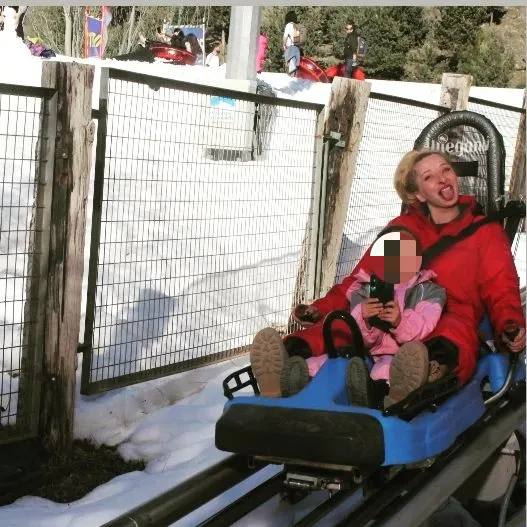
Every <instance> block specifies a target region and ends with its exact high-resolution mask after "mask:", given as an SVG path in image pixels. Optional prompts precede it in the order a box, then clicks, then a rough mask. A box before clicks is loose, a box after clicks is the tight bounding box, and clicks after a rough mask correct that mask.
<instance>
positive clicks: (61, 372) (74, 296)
mask: <svg viewBox="0 0 527 527" xmlns="http://www.w3.org/2000/svg"><path fill="white" fill-rule="evenodd" d="M93 72H94V70H93V67H91V66H86V65H82V64H77V63H61V62H54V63H45V64H44V65H43V76H42V81H43V86H46V87H48V86H53V87H55V88H56V89H57V130H56V141H55V160H54V170H53V198H52V212H51V219H50V244H49V267H48V292H47V301H46V316H45V339H44V363H43V368H42V373H43V387H42V397H41V405H42V406H41V417H40V433H41V437H42V440H43V443H44V445H45V446H46V448H47V449H48V450H56V449H60V451H63V452H64V451H66V452H67V451H69V449H70V448H71V444H72V440H73V416H74V408H75V370H76V362H77V361H76V359H77V345H78V341H79V326H80V313H81V288H82V276H83V267H84V236H85V220H86V202H87V197H88V183H89V176H90V167H91V157H92V146H93V140H94V123H93V122H92V121H91V108H92V85H93Z"/></svg>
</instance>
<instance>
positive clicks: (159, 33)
mask: <svg viewBox="0 0 527 527" xmlns="http://www.w3.org/2000/svg"><path fill="white" fill-rule="evenodd" d="M155 40H156V42H165V32H164V31H163V26H157V27H156V32H155Z"/></svg>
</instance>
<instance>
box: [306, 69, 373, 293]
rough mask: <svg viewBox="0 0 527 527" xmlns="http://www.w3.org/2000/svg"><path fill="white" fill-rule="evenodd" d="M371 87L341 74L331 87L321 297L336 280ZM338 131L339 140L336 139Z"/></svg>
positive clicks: (321, 260)
mask: <svg viewBox="0 0 527 527" xmlns="http://www.w3.org/2000/svg"><path fill="white" fill-rule="evenodd" d="M370 89H371V85H370V84H369V83H368V82H364V81H356V80H351V79H344V78H341V77H336V78H335V79H334V80H333V83H332V86H331V95H330V100H329V104H328V108H327V112H326V115H327V118H326V123H325V130H324V132H325V137H326V138H329V140H330V141H331V137H330V136H331V135H332V133H333V137H334V139H335V140H334V141H333V146H332V148H331V149H330V151H329V155H328V156H327V181H326V185H325V190H326V192H325V199H324V207H325V210H324V216H323V218H324V222H323V227H322V228H323V232H322V236H319V239H320V240H321V245H320V250H319V255H320V265H319V268H320V273H319V275H320V283H319V285H318V287H317V288H316V290H317V292H318V295H317V296H319V297H320V296H323V295H325V294H326V293H327V292H328V291H329V289H331V287H333V285H334V282H335V275H336V269H337V263H338V258H339V254H340V248H341V245H342V236H343V231H344V224H345V222H346V216H347V213H348V206H349V198H350V194H351V183H352V181H353V178H354V176H355V164H356V161H357V155H358V153H359V146H360V142H361V139H362V132H363V130H364V121H365V118H366V109H367V106H368V98H369V95H370ZM339 134H340V140H339V141H338V142H336V140H337V139H339ZM327 146H328V145H326V147H327Z"/></svg>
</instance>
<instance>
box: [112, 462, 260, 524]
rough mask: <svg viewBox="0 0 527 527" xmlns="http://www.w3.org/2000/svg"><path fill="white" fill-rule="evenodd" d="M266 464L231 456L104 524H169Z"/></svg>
mask: <svg viewBox="0 0 527 527" xmlns="http://www.w3.org/2000/svg"><path fill="white" fill-rule="evenodd" d="M264 466H266V464H258V465H255V466H254V467H253V468H250V467H249V465H248V462H247V457H246V456H241V455H234V456H229V457H228V458H226V459H224V460H223V461H221V462H220V463H217V464H216V465H213V466H212V467H210V468H208V469H207V470H204V471H203V472H200V473H199V474H197V475H195V476H194V477H192V478H190V479H188V480H186V481H184V482H183V483H180V484H179V485H178V486H177V487H173V488H171V489H170V490H168V491H167V492H165V493H163V494H160V495H159V496H156V497H155V498H154V499H152V500H151V501H148V502H146V503H144V504H142V505H139V506H138V507H136V508H135V509H132V510H131V511H128V512H126V513H124V514H123V515H121V516H119V517H118V518H115V519H114V520H111V521H109V522H107V523H105V524H104V525H103V526H102V527H147V526H148V527H154V526H159V527H161V526H166V525H170V524H171V523H174V522H176V521H177V520H180V519H181V518H183V517H184V516H186V515H187V514H189V513H191V512H192V511H194V510H196V509H198V508H199V507H201V506H202V505H204V504H205V503H207V502H208V501H210V500H212V499H213V498H216V497H217V496H219V495H220V494H222V493H223V492H225V491H227V490H229V489H230V488H232V487H234V486H235V485H237V484H238V483H240V482H241V481H243V480H244V479H247V478H248V477H249V476H251V475H252V474H254V473H255V472H257V471H258V470H261V469H262V468H263V467H264Z"/></svg>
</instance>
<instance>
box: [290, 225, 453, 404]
mask: <svg viewBox="0 0 527 527" xmlns="http://www.w3.org/2000/svg"><path fill="white" fill-rule="evenodd" d="M421 254H422V253H421V249H420V245H419V243H418V242H417V240H416V239H415V238H414V237H413V235H411V234H410V233H409V232H407V231H406V230H404V229H399V228H397V229H394V232H393V233H391V234H388V233H387V234H386V235H384V236H383V237H382V238H379V239H378V240H377V242H376V244H375V245H374V246H373V248H372V252H371V255H372V256H375V257H378V258H375V257H374V258H373V259H372V260H373V263H372V265H377V264H379V269H378V270H377V271H376V272H378V271H380V272H379V274H382V275H383V277H384V279H385V280H386V281H387V282H389V283H392V284H394V286H393V301H391V302H387V303H386V304H384V305H383V304H382V303H381V302H380V301H379V299H376V298H370V297H371V296H372V295H371V294H370V282H371V277H372V275H371V272H370V271H373V269H369V270H366V269H363V268H362V269H359V270H358V272H357V273H356V274H355V275H354V280H353V281H352V282H351V285H350V286H349V288H348V290H347V291H346V298H347V300H348V301H349V306H350V313H351V315H352V317H353V318H354V319H355V321H356V322H357V325H358V328H359V330H360V332H361V335H362V338H363V341H364V345H365V347H366V348H368V349H369V352H370V355H371V357H372V359H373V361H374V364H373V367H372V369H371V371H370V372H368V368H367V366H366V364H365V363H364V361H363V359H362V358H360V357H352V358H351V359H350V363H349V365H348V369H347V372H346V383H347V386H348V393H349V396H350V400H351V402H352V404H356V405H359V406H372V405H373V404H375V401H374V399H377V400H378V399H380V397H381V396H382V397H384V396H385V395H387V397H386V398H385V399H384V405H385V407H386V406H387V405H390V404H393V403H394V402H395V401H396V400H397V397H398V396H399V395H400V394H398V392H399V391H400V390H402V389H403V388H404V387H403V386H401V387H399V386H398V384H399V380H401V382H402V380H404V379H406V378H408V376H409V377H411V378H412V379H413V382H414V383H415V387H414V388H413V389H416V388H418V387H419V386H421V385H422V384H424V383H425V382H426V381H428V382H434V381H435V380H437V379H436V378H440V377H441V376H442V374H444V372H443V371H441V368H444V365H440V364H439V363H437V361H430V362H429V363H428V351H427V348H426V346H425V345H424V344H423V342H422V341H423V340H424V339H425V338H426V337H427V336H428V335H430V334H431V333H432V331H433V330H434V328H435V327H436V325H437V323H438V322H439V319H440V317H441V313H442V311H443V308H444V306H445V303H446V291H445V289H444V288H443V287H441V286H439V285H438V284H437V283H435V282H434V278H435V277H436V274H435V273H434V272H433V271H431V270H420V267H421V262H422V257H421ZM381 267H382V268H383V269H382V271H381V270H380V268H381ZM397 282H400V283H397ZM375 316H376V317H378V319H380V320H381V321H383V322H384V323H385V324H388V326H387V327H386V326H385V328H384V329H380V328H379V327H376V326H375V325H374V324H373V323H370V322H371V318H372V317H375ZM403 350H404V354H405V355H410V357H409V359H410V360H408V361H407V364H411V371H404V372H399V371H398V370H397V368H398V367H396V368H395V369H393V368H392V367H391V366H392V360H393V358H394V356H395V355H396V354H397V353H399V352H403ZM357 351H360V350H357ZM327 359H328V356H327V354H322V355H318V356H311V357H309V358H307V360H306V359H304V358H303V357H302V356H300V354H296V355H293V356H290V357H289V358H288V359H287V361H286V363H285V365H284V369H283V372H282V375H281V385H282V391H283V392H284V395H293V394H294V393H296V392H298V391H299V390H301V389H302V388H303V386H305V384H306V383H307V382H308V381H309V379H310V378H312V377H314V376H315V375H316V374H317V372H318V371H319V369H320V368H321V367H322V365H323V364H324V363H325V362H326V360H327ZM425 362H426V364H425ZM434 363H436V364H434ZM414 370H415V371H414ZM425 373H426V378H422V377H423V375H424V374H425ZM372 380H373V381H374V383H372V382H371V381H372ZM388 385H389V388H390V391H389V394H388ZM376 391H378V392H379V393H378V394H377V395H376V394H375V392H376ZM381 392H382V393H381Z"/></svg>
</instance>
